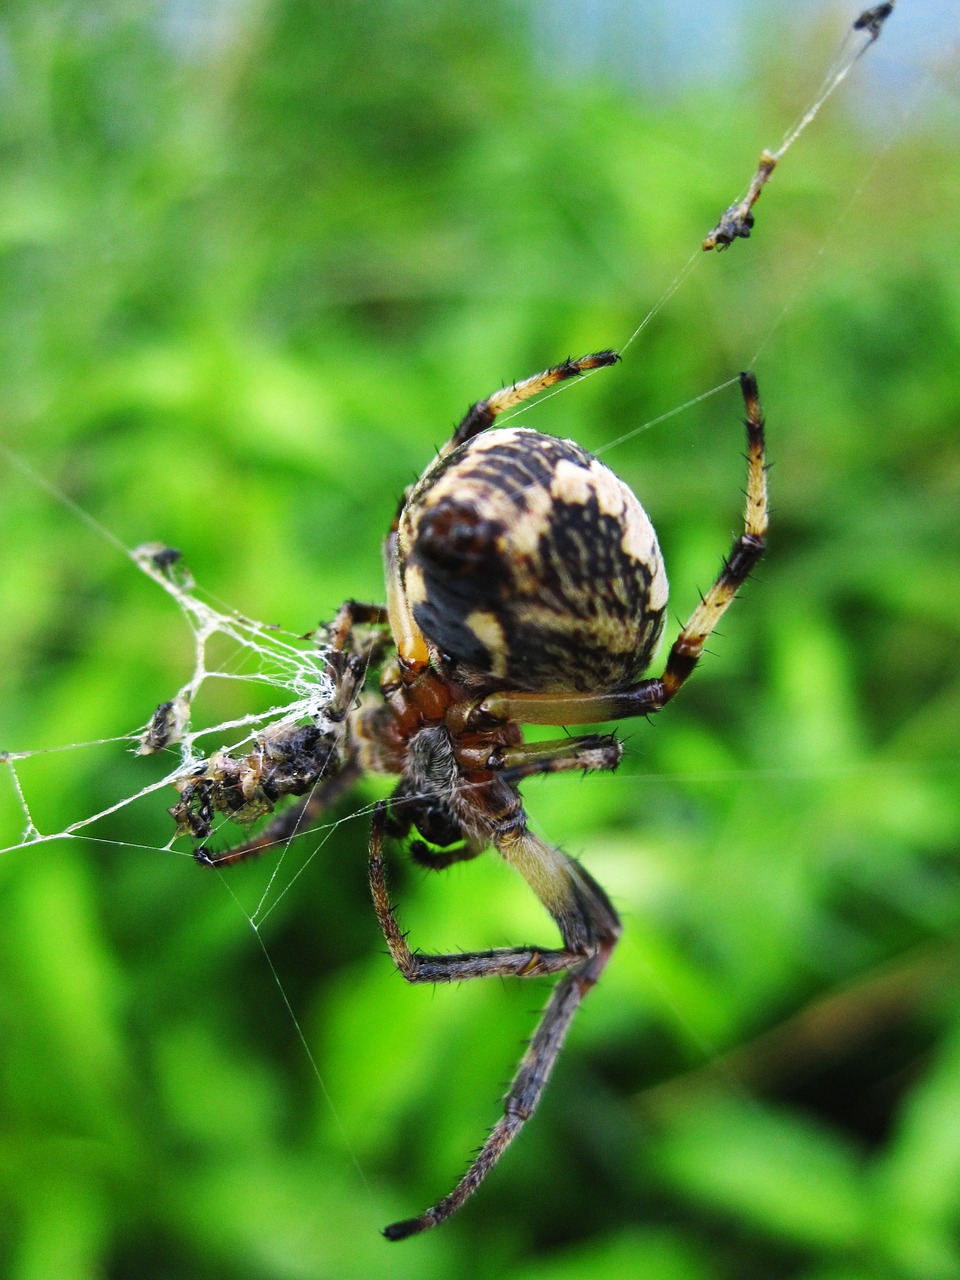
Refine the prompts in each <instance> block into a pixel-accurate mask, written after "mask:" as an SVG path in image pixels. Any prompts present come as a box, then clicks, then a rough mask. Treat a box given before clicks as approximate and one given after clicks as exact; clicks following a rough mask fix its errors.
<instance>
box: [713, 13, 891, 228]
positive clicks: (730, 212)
mask: <svg viewBox="0 0 960 1280" xmlns="http://www.w3.org/2000/svg"><path fill="white" fill-rule="evenodd" d="M892 12H893V0H890V3H888V4H877V5H874V6H873V7H872V8H870V9H864V11H863V12H862V13H861V14H860V15H859V16H858V17H857V18H855V19H854V21H853V23H852V25H851V26H850V29H849V30H848V31H847V34H846V36H845V37H844V41H843V44H842V45H841V47H840V52H839V53H838V54H837V56H836V58H835V59H834V61H833V63H832V65H831V67H830V69H829V71H828V72H827V74H826V76H825V77H824V80H823V84H822V85H821V87H820V89H819V91H818V93H817V95H816V97H815V98H814V101H813V104H812V105H811V106H810V107H809V108H808V110H807V111H805V112H804V114H803V115H802V116H801V118H800V121H799V123H798V124H796V125H795V126H794V127H793V128H792V129H790V130H788V132H787V134H786V136H785V137H784V140H783V142H782V143H781V144H780V146H779V148H778V149H777V150H776V151H767V150H766V148H764V150H763V151H761V152H760V160H759V162H758V165H757V171H756V173H755V174H754V175H753V178H752V180H751V182H750V185H749V187H748V188H747V191H746V194H745V195H744V196H743V198H742V199H740V200H738V201H736V203H735V204H732V205H730V206H729V207H728V208H727V209H725V210H724V212H723V214H722V216H721V218H720V221H719V222H718V223H717V225H716V226H715V227H713V228H712V229H711V230H710V231H708V232H707V235H706V236H705V237H704V240H703V244H702V246H701V247H702V248H703V250H704V252H709V250H710V249H716V250H717V252H718V253H719V252H721V251H722V250H724V249H729V247H730V245H732V244H733V242H734V240H736V239H738V238H740V239H743V240H746V239H748V238H749V236H750V232H751V231H752V230H753V224H754V214H753V207H754V205H755V204H756V203H757V201H758V200H759V199H760V195H761V192H762V191H763V188H764V187H765V186H766V185H767V183H768V182H769V181H770V175H771V174H772V173H773V171H774V169H775V168H776V167H777V165H778V164H779V163H780V161H781V160H782V159H783V157H784V155H785V154H786V152H787V151H788V150H789V149H790V147H792V146H793V144H794V143H795V142H796V140H797V138H799V136H800V134H801V133H803V131H804V129H806V127H807V125H809V124H810V123H811V122H812V121H813V120H814V118H815V117H816V115H817V113H818V112H819V110H820V108H821V107H822V106H823V104H824V103H825V102H826V100H827V99H828V98H829V97H830V95H831V94H832V93H833V91H834V90H835V89H836V88H837V87H838V85H840V84H842V83H843V81H844V80H845V79H846V78H847V76H848V75H849V74H850V72H851V70H852V69H853V67H854V65H855V64H856V63H857V61H858V60H859V59H860V58H862V57H863V55H864V54H865V53H866V51H867V50H868V49H869V48H870V46H871V45H872V44H873V43H874V42H875V41H876V40H877V39H879V36H880V32H881V31H882V30H883V24H884V23H885V22H886V20H887V18H889V17H890V14H891V13H892ZM859 33H863V35H864V36H865V38H864V39H861V40H859V41H856V40H854V41H851V36H855V35H857V34H859Z"/></svg>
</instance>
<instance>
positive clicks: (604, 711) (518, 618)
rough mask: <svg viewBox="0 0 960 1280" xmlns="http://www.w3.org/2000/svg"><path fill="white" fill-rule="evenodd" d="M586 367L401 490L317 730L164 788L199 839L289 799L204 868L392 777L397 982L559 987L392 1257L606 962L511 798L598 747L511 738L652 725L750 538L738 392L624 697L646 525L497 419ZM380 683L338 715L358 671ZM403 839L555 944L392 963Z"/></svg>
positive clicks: (744, 570)
mask: <svg viewBox="0 0 960 1280" xmlns="http://www.w3.org/2000/svg"><path fill="white" fill-rule="evenodd" d="M618 359H619V357H618V355H617V354H616V352H613V351H600V352H597V353H595V354H593V355H587V356H583V357H582V358H581V359H578V360H567V361H565V362H564V363H563V364H559V365H556V366H555V367H553V368H551V369H547V370H546V371H544V372H543V373H538V374H535V375H534V376H533V377H531V378H527V379H525V380H524V381H522V382H518V383H516V384H515V385H513V386H510V387H507V388H505V389H503V390H501V391H498V392H496V393H494V394H493V395H491V396H490V397H489V398H488V399H486V400H481V401H479V402H478V403H477V404H475V405H473V406H472V408H471V409H470V410H469V411H468V413H467V414H466V416H465V417H464V419H463V421H462V422H461V423H460V425H459V426H458V427H457V429H456V430H455V431H454V433H453V435H452V436H451V438H450V440H449V441H448V442H447V444H446V445H444V447H443V448H442V449H441V450H440V451H439V454H438V456H437V457H436V458H435V459H434V461H433V462H432V463H431V464H430V466H428V467H427V469H426V471H424V473H423V475H422V476H421V477H420V479H419V480H418V481H417V483H416V484H414V485H413V486H411V487H410V488H409V489H408V490H407V491H406V493H405V494H404V497H403V500H402V501H401V503H400V506H399V509H398V511H397V514H396V517H395V519H394V521H393V524H392V525H391V528H390V531H389V533H388V535H387V538H386V541H385V544H384V558H385V563H386V599H387V603H386V605H385V606H382V605H378V604H361V603H358V602H357V601H354V600H349V601H347V602H346V603H345V604H344V605H343V606H342V607H341V608H340V610H339V612H338V613H337V616H336V618H335V620H334V622H333V624H332V625H331V626H330V627H329V628H328V629H327V634H326V640H327V643H328V645H329V651H330V664H331V670H332V674H333V676H334V687H335V693H334V697H333V700H332V702H331V703H330V706H329V707H328V708H327V710H326V713H325V715H324V717H323V718H322V720H321V719H320V718H319V717H318V718H317V720H316V721H315V722H311V723H308V724H302V723H301V724H297V725H292V726H291V725H289V724H287V725H285V726H275V727H274V729H273V730H272V731H267V732H264V733H263V734H261V735H260V737H259V738H258V739H257V741H256V743H255V748H254V750H253V751H252V752H251V753H250V754H249V755H247V756H246V757H243V758H237V757H236V756H233V755H231V754H230V753H228V752H225V751H224V752H219V753H218V754H217V755H216V756H213V757H211V759H210V760H207V761H201V762H200V763H199V764H197V765H195V766H193V767H192V769H191V770H190V771H189V772H188V774H187V775H186V776H185V777H183V778H181V779H180V781H179V782H178V783H177V786H178V788H179V790H180V792H181V797H180V801H179V803H178V804H177V805H176V806H175V807H174V808H173V809H172V810H171V813H173V815H174V816H175V817H176V818H177V821H178V824H179V827H180V830H181V831H183V832H187V833H190V834H192V835H194V836H195V837H197V838H199V839H201V840H204V839H206V837H207V836H209V834H210V831H211V822H212V819H213V815H214V814H215V813H216V812H222V813H226V814H228V815H229V816H231V817H233V818H235V819H239V820H251V819H252V818H253V817H256V816H259V815H260V814H262V813H264V812H267V811H268V810H269V809H271V808H272V807H273V805H274V803H275V802H276V800H277V799H279V798H280V797H281V796H284V795H299V796H303V797H305V798H304V799H302V800H301V801H300V802H299V803H298V804H296V805H294V806H293V807H292V808H290V809H288V810H286V812H284V813H283V814H281V815H280V816H278V817H276V818H274V819H273V821H272V822H271V823H270V824H269V825H268V827H267V829H266V830H265V831H264V833H263V834H262V835H260V836H259V837H257V838H254V839H251V840H249V841H247V842H246V843H244V844H241V845H238V846H236V847H234V848H232V849H228V850H227V851H226V852H223V853H219V854H213V853H211V852H210V851H208V850H207V848H206V847H205V846H204V845H203V844H201V845H200V846H199V847H198V848H197V849H196V851H195V856H196V857H197V859H198V861H199V862H201V863H202V864H203V865H205V866H209V867H220V868H225V867H228V866H232V865H234V864H236V863H238V862H240V861H242V860H244V859H247V858H250V857H253V856H255V855H258V854H261V853H263V852H265V851H267V850H268V849H270V848H271V847H274V846H276V845H277V844H278V843H280V842H283V841H285V840H288V839H289V838H291V836H293V835H294V834H295V833H296V832H297V831H299V830H302V829H303V828H304V827H306V826H307V825H308V824H310V823H312V822H313V821H314V820H316V819H317V818H318V817H319V816H320V814H321V813H322V812H323V811H324V810H325V809H327V808H328V807H329V806H330V805H331V804H332V803H333V802H334V801H335V800H336V799H338V798H339V797H340V795H341V794H342V793H343V792H344V791H345V790H346V789H347V788H348V787H349V786H350V784H351V783H353V782H354V781H355V780H356V779H357V778H358V777H359V776H360V774H361V773H363V772H364V771H373V772H375V773H386V774H395V775H399V779H400V780H399V782H398V783H397V785H396V788H395V790H394V792H393V795H392V796H391V798H390V800H388V801H386V802H381V803H379V804H377V805H376V807H375V809H374V812H373V820H372V828H371V833H370V844H369V876H370V886H371V890H372V893H373V902H374V906H375V909H376V913H377V916H378V918H379V921H380V927H381V928H382V930H383V933H384V936H385V938H386V941H387V945H388V947H389V949H390V954H391V956H392V957H393V960H394V962H395V964H396V966H397V968H398V969H399V970H400V972H401V973H402V974H403V976H404V978H406V979H407V981H408V982H417V983H435V982H461V981H464V980H465V979H468V978H489V977H517V978H535V977H540V976H543V975H561V976H560V977H559V980H558V981H557V983H556V985H555V986H554V989H553V992H552V994H551V996H550V999H549V1001H548V1003H547V1005H546V1008H545V1010H544V1013H543V1015H542V1017H541V1020H540V1022H539V1025H538V1026H537V1029H536V1031H535V1032H534V1035H533V1038H532V1040H531V1041H530V1042H529V1045H528V1047H527V1050H526V1052H525V1053H524V1055H523V1058H522V1060H521V1062H520V1064H519V1066H518V1068H517V1071H516V1074H515V1076H514V1078H513V1081H512V1083H511V1084H510V1087H509V1089H508V1091H507V1094H506V1096H505V1099H504V1105H503V1113H502V1115H501V1117H500V1119H499V1120H498V1121H497V1123H496V1124H495V1126H494V1128H493V1129H492V1131H491V1132H490V1135H489V1137H488V1138H487V1140H486V1141H485V1142H484V1144H483V1146H482V1147H481V1148H480V1150H479V1152H478V1153H477V1154H476V1156H475V1158H474V1159H473V1161H472V1163H471V1164H470V1167H469V1168H468V1170H467V1172H466V1173H465V1174H464V1176H463V1177H462V1179H461V1180H460V1181H459V1182H458V1183H457V1184H456V1186H455V1187H454V1189H453V1190H452V1191H451V1192H450V1193H449V1194H448V1195H446V1196H444V1197H443V1198H442V1199H440V1200H438V1201H437V1202H436V1203H435V1204H434V1205H433V1206H432V1207H431V1208H429V1209H427V1210H426V1212H424V1213H422V1214H420V1215H419V1216H417V1217H414V1218H409V1219H406V1220H405V1221H402V1222H397V1223H394V1224H393V1225H391V1226H388V1227H387V1228H386V1230H385V1231H384V1234H385V1235H386V1237H387V1238H388V1239H390V1240H402V1239H404V1238H406V1237H408V1236H412V1235H414V1234H416V1233H417V1232H421V1231H425V1230H427V1229H428V1228H430V1227H434V1226H436V1225H437V1224H438V1223H441V1222H443V1221H444V1220H445V1219H446V1218H449V1217H450V1215H451V1214H453V1213H454V1212H456V1210H458V1209H459V1208H460V1207H461V1206H462V1205H463V1204H464V1202H465V1201H466V1200H467V1199H468V1198H469V1197H470V1196H471V1195H472V1194H473V1192H474V1191H475V1190H476V1189H477V1187H478V1186H479V1185H480V1183H481V1182H482V1181H483V1180H484V1178H485V1177H486V1176H487V1174H488V1173H489V1172H490V1171H491V1169H493V1167H494V1166H495V1165H496V1163H497V1161H498V1160H499V1159H500V1157H501V1156H502V1155H503V1153H504V1151H505V1150H506V1148H507V1147H508V1146H509V1144H510V1143H511V1142H512V1141H513V1139H514V1138H515V1137H516V1135H517V1134H518V1133H519V1131H520V1130H521V1129H522V1128H523V1126H524V1124H525V1123H526V1121H527V1120H528V1119H529V1118H530V1116H531V1115H532V1114H533V1112H534V1110H535V1109H536V1107H537V1104H538V1103H539V1101H540V1098H541V1096H542V1094H543V1091H544V1088H545V1086H546V1084H547V1080H548V1078H549V1076H550V1073H551V1070H552V1068H553V1065H554V1063H555V1061H556V1059H557V1055H558V1054H559V1052H560V1048H561V1046H562V1044H563V1041H564V1037H565V1036H566V1034H567V1031H568V1029H569V1027H570V1023H571V1021H572V1019H573V1017H574V1014H575V1013H576V1011H577V1009H578V1008H579V1006H580V1003H581V1001H582V1000H583V998H584V996H585V995H586V994H587V992H588V991H590V989H591V988H592V987H593V986H594V985H595V983H596V982H597V979H598V978H599V977H600V975H601V973H602V971H603V969H604V968H605V966H606V964H607V962H608V961H609V959H610V956H611V954H612V952H613V949H614V947H615V946H616V943H617V939H618V937H619V935H620V931H621V926H620V921H619V919H618V917H617V913H616V911H615V910H614V908H613V906H612V905H611V903H610V899H609V898H608V897H607V895H606V893H605V892H604V890H603V889H602V888H601V887H600V885H599V884H597V882H596V881H595V880H594V879H593V877H592V876H591V875H590V874H589V873H588V872H587V871H586V870H585V869H584V868H583V867H582V866H581V865H580V864H579V863H578V862H576V861H574V860H573V859H572V858H570V857H568V856H567V855H566V854H564V853H562V852H561V851H560V850H559V849H556V848H554V847H553V846H552V845H550V844H548V843H547V842H546V841H545V840H543V839H541V838H540V836H538V835H536V834H535V833H534V832H533V831H531V829H530V827H529V825H528V822H527V817H526V814H525V812H524V808H523V803H522V800H521V797H520V794H519V790H518V787H519V784H520V783H521V782H522V781H523V780H524V779H525V778H528V777H531V776H532V775H534V774H543V773H557V772H560V771H562V770H583V771H589V770H594V769H604V770H613V769H615V768H616V767H617V765H618V763H619V761H620V758H621V755H622V752H623V745H622V743H621V742H620V741H619V740H618V739H617V738H616V736H615V735H613V734H596V733H595V734H585V735H582V736H579V737H562V738H558V739H556V740H552V741H548V742H536V743H527V742H525V741H524V739H523V734H522V731H521V727H520V726H521V725H522V724H542V725H557V726H566V725H581V724H596V723H599V722H601V721H608V720H620V719H624V718H627V717H630V716H646V715H649V714H650V713H652V712H654V711H659V710H660V708H661V707H663V706H664V705H665V703H667V702H668V701H669V700H670V699H671V698H672V697H673V696H674V695H675V694H676V693H677V691H678V690H679V689H680V687H681V686H682V685H683V683H684V681H685V680H686V679H687V678H688V677H689V675H690V674H691V672H692V671H693V669H694V667H695V666H696V664H697V661H698V659H699V658H700V655H701V652H702V651H703V646H704V642H705V641H706V639H707V637H708V636H709V635H710V633H711V632H712V631H713V629H714V627H715V626H716V624H717V622H718V621H719V619H720V617H721V615H722V614H723V612H724V610H725V609H726V608H727V606H728V605H729V604H730V602H731V601H732V599H733V597H734V595H735V594H736V592H737V590H738V588H739V587H740V585H741V583H743V582H744V580H745V579H746V578H747V577H748V575H749V574H750V572H751V570H752V569H753V567H754V566H755V565H756V563H757V561H758V560H759V559H760V557H761V556H762V554H763V551H764V547H765V535H766V529H767V492H766V468H765V464H764V440H763V419H762V416H761V410H760V403H759V398H758V394H757V384H756V381H755V379H754V377H753V375H752V374H749V373H743V374H741V375H740V386H741V390H742V393H743V398H744V403H745V406H746V418H745V420H744V421H745V425H746V428H747V467H748V470H747V489H746V513H745V518H744V531H743V533H742V534H741V535H740V536H739V537H738V538H737V539H736V540H735V541H734V544H733V549H732V552H731V554H730V557H729V559H727V560H726V561H724V563H723V567H722V569H721V572H720V574H719V576H718V577H717V579H716V581H715V582H714V584H713V586H712V587H711V588H710V590H709V591H708V592H707V593H706V595H705V596H703V597H702V598H701V602H700V604H699V605H698V606H697V608H696V609H695V610H694V612H693V615H692V617H691V618H690V620H689V622H688V623H687V625H686V626H685V627H684V628H683V630H682V631H681V632H680V634H679V636H678V638H677V639H676V641H675V642H674V644H673V646H672V647H671V649H670V652H669V656H668V657H667V661H666V665H665V667H664V671H663V674H662V675H660V676H656V677H654V678H652V679H650V678H648V679H641V678H640V677H641V676H642V674H643V672H644V671H645V670H646V668H647V667H648V665H649V663H650V661H651V659H652V657H653V654H654V651H655V648H656V646H657V643H658V641H659V639H660V636H661V633H662V631H663V624H664V610H665V608H666V604H667V579H666V574H665V571H664V566H663V560H662V558H661V555H660V549H659V547H658V544H657V538H656V534H655V532H654V529H653V526H652V525H651V523H650V521H649V519H648V518H647V516H646V514H645V512H644V510H643V508H642V507H641V505H640V503H639V502H638V501H637V499H636V497H635V496H634V494H633V493H632V491H631V490H630V489H629V488H628V487H627V486H626V485H625V484H624V483H623V482H622V481H621V480H619V479H618V478H617V477H616V476H615V475H614V474H613V472H612V471H610V470H609V469H608V468H607V467H606V466H605V465H604V464H603V463H601V462H600V461H598V460H597V459H596V458H594V457H592V456H591V455H590V454H589V453H587V452H586V451H585V450H584V449H582V448H581V447H580V446H579V445H577V444H575V443H573V442H572V441H570V440H561V439H557V438H555V437H552V436H547V435H542V434H540V433H539V432H537V431H531V430H526V429H523V428H518V427H509V428H500V429H496V430H491V429H490V428H491V427H492V426H493V424H494V422H495V421H496V419H497V417H498V415H499V414H501V413H503V412H504V411H505V410H508V409H511V408H513V407H514V406H516V405H519V404H520V403H521V402H522V401H525V400H527V399H528V398H530V397H531V396H535V395H537V394H538V393H539V392H541V391H544V390H546V389H547V388H548V387H551V386H553V385H554V384H556V383H559V382H561V381H563V380H564V379H568V378H574V377H577V376H578V375H580V374H583V373H585V372H586V371H587V370H591V369H597V368H600V367H603V366H607V365H612V364H614V363H615V362H616V361H617V360H618ZM376 666H379V667H380V679H379V689H378V691H377V692H376V693H375V695H374V696H373V697H372V698H368V699H367V700H366V701H364V702H363V703H359V702H358V695H359V694H360V692H361V689H362V687H363V685H364V682H365V680H366V677H367V674H368V672H369V671H370V670H371V669H372V668H374V667H376ZM388 840H392V841H406V842H407V845H408V849H409V853H410V855H411V856H412V858H413V859H414V861H415V862H417V863H419V864H421V865H423V866H426V867H430V868H433V869H438V870H439V869H442V868H445V867H449V866H452V865H453V864H454V863H457V862H462V861H465V860H466V859H469V858H475V857H476V856H477V855H478V854H480V853H482V852H483V851H484V850H485V849H487V848H488V847H489V846H492V847H493V848H494V849H495V850H496V851H497V852H498V853H499V854H500V856H501V857H502V858H504V859H505V860H506V861H507V862H508V863H510V864H511V865H512V866H513V867H515V868H516V869H517V871H519V873H520V874H521V876H523V878H524V879H525V880H526V881H527V883H528V884H529V885H530V888H531V889H532V890H533V892H534V893H535V894H536V895H537V897H538V898H539V899H540V901H541V902H542V904H543V905H544V907H545V908H546V910H547V911H548V912H549V914H550V915H551V916H552V917H553V919H554V921H555V922H556V925H557V927H558V929H559V932H560V938H561V945H560V946H559V947H543V946H537V945H527V946H518V947H505V948H498V949H496V950H492V951H477V952H468V953H463V954H458V955H426V954H423V953H421V952H418V951H413V950H411V949H410V947H409V946H408V945H407V941H406V938H405V936H404V934H403V933H402V932H401V930H400V927H399V925H398V923H397V919H396V916H395V914H394V909H393V906H392V905H391V902H390V898H389V895H388V889H387V882H386V877H385V870H384V848H385V845H386V843H387V841H388Z"/></svg>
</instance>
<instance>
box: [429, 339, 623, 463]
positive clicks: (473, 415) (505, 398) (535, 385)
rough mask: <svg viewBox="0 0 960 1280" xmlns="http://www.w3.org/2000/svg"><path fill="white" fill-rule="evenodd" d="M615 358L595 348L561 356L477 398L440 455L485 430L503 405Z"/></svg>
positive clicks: (513, 403) (502, 410)
mask: <svg viewBox="0 0 960 1280" xmlns="http://www.w3.org/2000/svg"><path fill="white" fill-rule="evenodd" d="M619 359H620V356H619V355H618V354H617V352H616V351H595V352H593V354H592V355H588V356H581V357H580V358H579V359H578V360H564V362H563V364H556V365H553V366H552V368H550V369H544V371H543V372H542V373H535V374H533V376H532V377H530V378H524V379H523V380H522V381H521V382H515V383H513V384H512V386H509V387H504V388H503V389H502V390H501V391H495V392H494V393H493V395H492V396H488V397H487V398H486V400H478V401H477V403H476V404H474V405H471V406H470V408H469V409H468V410H467V412H466V415H465V416H464V418H463V421H462V422H461V423H460V425H459V426H458V427H457V429H456V431H455V432H454V433H453V435H452V436H451V437H450V440H449V441H448V442H447V444H445V445H444V447H443V448H442V449H441V450H440V456H441V457H444V456H445V455H446V454H448V453H449V452H450V451H451V450H452V449H456V448H457V446H458V445H461V444H463V443H464V442H465V441H467V440H472V439H473V437H474V436H476V435H479V434H480V432H481V431H486V429H487V427H489V426H491V425H492V424H493V422H494V420H495V419H496V418H497V416H498V415H499V414H501V413H505V412H506V410H507V409H513V408H515V407H516V406H517V405H518V404H522V403H523V401H524V400H529V399H531V397H533V396H538V395H539V394H540V392H541V391H546V390H547V389H548V388H549V387H552V386H555V385H556V384H557V383H558V382H564V381H566V379H567V378H579V377H580V376H581V375H582V374H584V373H586V372H588V370H590V369H604V368H606V367H608V366H609V365H612V364H616V363H617V361H618V360H619Z"/></svg>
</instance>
